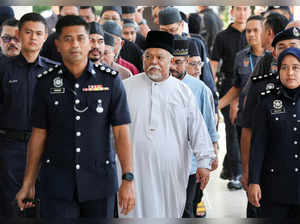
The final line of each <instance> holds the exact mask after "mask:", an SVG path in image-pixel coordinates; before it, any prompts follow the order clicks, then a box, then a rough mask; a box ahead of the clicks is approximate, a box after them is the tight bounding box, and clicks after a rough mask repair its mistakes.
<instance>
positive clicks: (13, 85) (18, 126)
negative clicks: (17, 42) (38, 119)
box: [0, 54, 57, 131]
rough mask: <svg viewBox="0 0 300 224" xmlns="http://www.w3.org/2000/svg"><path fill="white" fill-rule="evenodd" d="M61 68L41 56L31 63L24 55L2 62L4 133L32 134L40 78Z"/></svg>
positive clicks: (0, 123) (0, 125)
mask: <svg viewBox="0 0 300 224" xmlns="http://www.w3.org/2000/svg"><path fill="white" fill-rule="evenodd" d="M55 64H57V63H56V62H54V61H51V60H49V59H47V58H43V57H41V56H39V57H38V58H37V60H36V62H34V63H28V62H27V61H26V59H25V58H24V56H23V55H22V54H19V55H18V56H16V57H12V58H5V59H3V60H1V62H0V67H1V70H0V85H1V88H0V105H1V110H0V129H10V130H14V131H16V130H18V131H31V122H30V120H31V105H32V98H33V93H34V89H35V86H36V82H37V74H39V73H43V72H45V71H46V69H48V68H49V67H53V66H54V65H55Z"/></svg>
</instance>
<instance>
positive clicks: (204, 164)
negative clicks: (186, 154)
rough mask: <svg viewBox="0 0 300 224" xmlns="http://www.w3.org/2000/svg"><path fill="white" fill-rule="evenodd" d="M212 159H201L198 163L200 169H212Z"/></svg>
mask: <svg viewBox="0 0 300 224" xmlns="http://www.w3.org/2000/svg"><path fill="white" fill-rule="evenodd" d="M212 162H213V161H212V160H211V159H201V160H200V161H198V168H206V169H209V170H210V169H211V164H212Z"/></svg>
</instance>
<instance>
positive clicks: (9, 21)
mask: <svg viewBox="0 0 300 224" xmlns="http://www.w3.org/2000/svg"><path fill="white" fill-rule="evenodd" d="M18 25H19V20H16V19H7V20H4V21H3V23H2V24H1V26H0V33H2V28H3V27H4V26H14V27H18Z"/></svg>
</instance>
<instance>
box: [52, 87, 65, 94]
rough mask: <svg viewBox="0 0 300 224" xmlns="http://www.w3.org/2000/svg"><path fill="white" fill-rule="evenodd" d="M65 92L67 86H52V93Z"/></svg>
mask: <svg viewBox="0 0 300 224" xmlns="http://www.w3.org/2000/svg"><path fill="white" fill-rule="evenodd" d="M61 93H65V88H51V89H50V94H61Z"/></svg>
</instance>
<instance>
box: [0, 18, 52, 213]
mask: <svg viewBox="0 0 300 224" xmlns="http://www.w3.org/2000/svg"><path fill="white" fill-rule="evenodd" d="M46 31H47V28H46V22H45V20H44V18H43V17H42V16H40V15H39V14H36V13H28V14H25V15H24V16H22V18H21V19H20V21H19V33H18V38H19V39H20V41H21V53H20V54H19V55H18V56H16V57H10V58H7V59H5V60H2V61H1V64H0V67H1V71H0V85H1V88H0V104H1V110H0V175H1V177H0V178H1V182H0V192H3V193H4V195H5V198H6V200H1V203H0V211H2V212H3V213H2V212H1V213H2V215H4V216H8V217H10V216H14V215H15V214H14V213H15V209H14V208H13V207H12V202H13V201H14V198H15V195H16V193H17V192H18V191H19V189H20V186H21V185H22V181H23V177H24V170H25V161H26V146H27V142H28V139H29V137H30V135H31V121H30V117H31V116H30V115H31V105H32V97H33V92H34V89H35V85H36V82H37V74H39V73H43V72H44V71H45V70H46V69H48V68H49V66H51V67H52V66H53V65H54V64H55V62H53V61H50V60H48V59H46V58H43V57H40V56H39V52H40V49H41V47H42V45H43V43H44V41H45V40H46V38H47V33H46Z"/></svg>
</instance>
